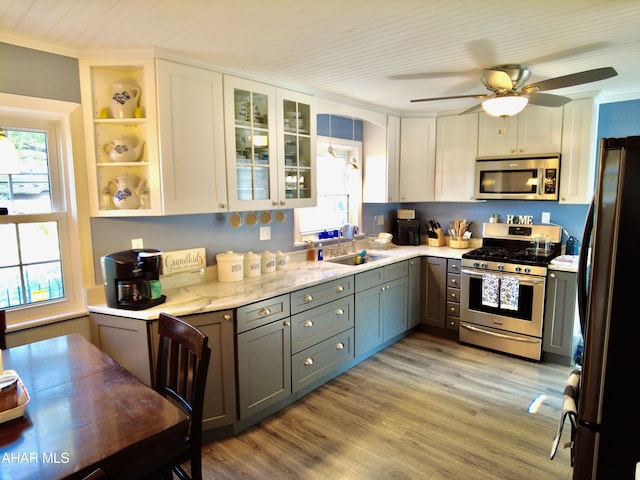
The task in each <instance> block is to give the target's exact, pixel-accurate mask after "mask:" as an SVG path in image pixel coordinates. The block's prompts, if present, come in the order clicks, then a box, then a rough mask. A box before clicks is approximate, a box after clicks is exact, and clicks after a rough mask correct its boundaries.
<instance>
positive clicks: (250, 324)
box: [236, 295, 290, 333]
mask: <svg viewBox="0 0 640 480" xmlns="http://www.w3.org/2000/svg"><path fill="white" fill-rule="evenodd" d="M289 315H290V308H289V295H280V296H279V297H274V298H269V299H267V300H262V301H260V302H256V303H252V304H251V305H245V306H243V307H240V308H238V310H237V312H236V318H237V324H238V333H242V332H246V331H247V330H251V329H252V328H256V327H260V326H262V325H266V324H268V323H271V322H273V321H275V320H280V319H281V318H286V317H288V316H289Z"/></svg>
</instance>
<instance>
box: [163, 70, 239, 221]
mask: <svg viewBox="0 0 640 480" xmlns="http://www.w3.org/2000/svg"><path fill="white" fill-rule="evenodd" d="M157 75H158V126H159V132H160V158H161V168H160V171H161V179H162V207H163V208H162V210H163V213H164V214H166V215H177V214H186V213H208V212H220V211H226V210H227V186H226V168H225V157H224V153H225V152H224V123H223V122H224V119H223V112H224V109H223V99H222V98H223V97H222V75H221V74H220V73H217V72H211V71H209V70H204V69H201V68H195V67H190V66H185V65H179V64H176V63H171V62H167V61H163V60H158V62H157Z"/></svg>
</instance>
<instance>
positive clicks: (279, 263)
mask: <svg viewBox="0 0 640 480" xmlns="http://www.w3.org/2000/svg"><path fill="white" fill-rule="evenodd" d="M288 261H289V257H288V256H287V255H285V254H284V253H282V252H281V251H280V250H278V251H276V270H284V269H285V268H286V266H287V262H288Z"/></svg>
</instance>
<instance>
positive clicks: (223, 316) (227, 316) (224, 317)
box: [222, 313, 231, 320]
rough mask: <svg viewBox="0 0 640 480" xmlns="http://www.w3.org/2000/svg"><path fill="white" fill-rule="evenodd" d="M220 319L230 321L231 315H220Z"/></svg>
mask: <svg viewBox="0 0 640 480" xmlns="http://www.w3.org/2000/svg"><path fill="white" fill-rule="evenodd" d="M222 319H223V320H231V315H229V314H228V313H225V314H224V315H222Z"/></svg>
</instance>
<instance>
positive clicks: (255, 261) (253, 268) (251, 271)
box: [244, 252, 262, 278]
mask: <svg viewBox="0 0 640 480" xmlns="http://www.w3.org/2000/svg"><path fill="white" fill-rule="evenodd" d="M261 268H262V266H261V264H260V255H258V254H257V253H253V252H247V253H245V254H244V276H245V278H249V277H257V276H259V275H260V270H261Z"/></svg>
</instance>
